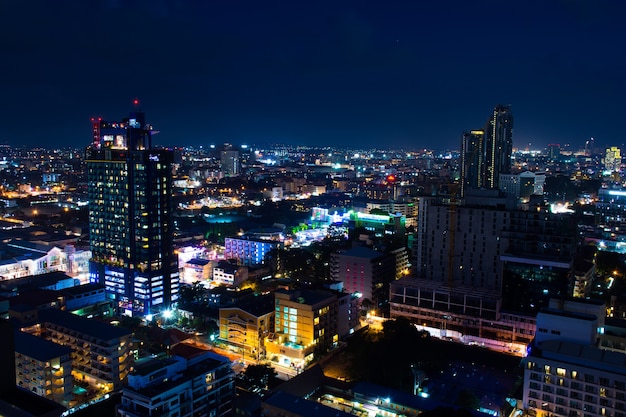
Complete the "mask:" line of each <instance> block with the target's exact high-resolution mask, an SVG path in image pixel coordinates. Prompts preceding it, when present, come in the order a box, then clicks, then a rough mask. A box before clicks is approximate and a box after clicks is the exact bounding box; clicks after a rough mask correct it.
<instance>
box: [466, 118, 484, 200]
mask: <svg viewBox="0 0 626 417" xmlns="http://www.w3.org/2000/svg"><path fill="white" fill-rule="evenodd" d="M484 141H485V131H484V130H471V131H469V132H464V133H463V139H462V141H461V195H462V196H463V195H465V190H466V189H468V188H483V187H484V183H483V181H484V175H483V173H482V171H483V170H484V166H485V155H484Z"/></svg>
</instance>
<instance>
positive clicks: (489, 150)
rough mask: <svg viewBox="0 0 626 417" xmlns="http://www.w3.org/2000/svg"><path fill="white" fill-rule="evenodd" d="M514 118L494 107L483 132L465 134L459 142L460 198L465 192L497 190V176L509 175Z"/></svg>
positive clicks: (508, 108) (499, 106)
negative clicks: (468, 190)
mask: <svg viewBox="0 0 626 417" xmlns="http://www.w3.org/2000/svg"><path fill="white" fill-rule="evenodd" d="M512 153H513V114H512V113H511V108H510V107H508V106H502V105H497V106H496V107H495V108H494V110H493V114H492V116H491V117H490V118H489V120H488V121H487V124H486V126H485V129H483V130H472V131H470V132H465V133H464V134H463V138H462V141H461V196H464V195H465V192H466V191H467V189H470V188H474V189H480V188H484V189H490V190H496V189H498V185H499V178H500V174H509V173H510V172H511V154H512Z"/></svg>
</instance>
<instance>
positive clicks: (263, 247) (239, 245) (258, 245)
mask: <svg viewBox="0 0 626 417" xmlns="http://www.w3.org/2000/svg"><path fill="white" fill-rule="evenodd" d="M282 246H283V244H282V242H280V241H276V240H265V239H254V238H250V237H248V236H241V237H227V238H226V239H224V258H225V259H236V260H237V262H238V263H239V265H244V266H254V265H263V264H265V263H266V256H267V255H268V254H269V253H270V252H271V251H272V250H274V249H279V248H282Z"/></svg>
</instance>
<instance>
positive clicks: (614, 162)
mask: <svg viewBox="0 0 626 417" xmlns="http://www.w3.org/2000/svg"><path fill="white" fill-rule="evenodd" d="M621 166H622V155H621V150H620V148H618V147H617V146H611V147H610V148H607V149H606V153H605V154H604V169H606V170H607V171H611V172H617V171H619V170H620V168H621Z"/></svg>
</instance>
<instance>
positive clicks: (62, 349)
mask: <svg viewBox="0 0 626 417" xmlns="http://www.w3.org/2000/svg"><path fill="white" fill-rule="evenodd" d="M14 340H15V352H16V353H21V354H22V355H25V356H28V357H29V358H33V359H36V360H38V361H49V360H50V359H55V358H58V357H60V356H64V355H70V354H71V353H72V349H70V348H69V347H67V346H62V345H58V344H56V343H53V342H49V341H47V340H45V339H42V338H41V337H37V336H33V335H31V334H28V333H24V332H20V331H16V332H15V339H14Z"/></svg>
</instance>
